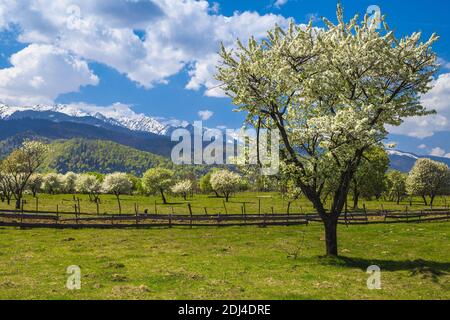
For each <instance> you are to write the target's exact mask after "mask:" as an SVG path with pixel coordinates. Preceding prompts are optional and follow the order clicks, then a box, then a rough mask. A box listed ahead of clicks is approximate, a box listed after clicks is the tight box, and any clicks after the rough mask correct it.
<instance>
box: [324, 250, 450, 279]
mask: <svg viewBox="0 0 450 320" xmlns="http://www.w3.org/2000/svg"><path fill="white" fill-rule="evenodd" d="M322 262H323V263H325V264H331V265H336V266H341V267H348V268H358V269H361V270H363V271H366V270H367V267H369V266H371V265H377V266H379V267H380V269H381V271H409V273H410V276H420V277H421V278H423V279H431V280H432V281H434V282H438V280H439V277H440V276H448V275H450V262H438V261H428V260H423V259H416V260H404V261H396V260H380V259H364V258H355V257H345V256H340V257H338V258H324V259H323V260H322Z"/></svg>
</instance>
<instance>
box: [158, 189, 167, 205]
mask: <svg viewBox="0 0 450 320" xmlns="http://www.w3.org/2000/svg"><path fill="white" fill-rule="evenodd" d="M159 191H160V192H161V197H162V201H163V203H164V204H167V200H166V196H165V195H164V191H163V190H162V189H160V190H159Z"/></svg>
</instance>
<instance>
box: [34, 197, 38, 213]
mask: <svg viewBox="0 0 450 320" xmlns="http://www.w3.org/2000/svg"><path fill="white" fill-rule="evenodd" d="M35 199H36V213H38V212H39V200H38V197H37V196H36V198H35Z"/></svg>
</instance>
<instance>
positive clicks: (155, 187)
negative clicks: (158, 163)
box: [142, 168, 174, 204]
mask: <svg viewBox="0 0 450 320" xmlns="http://www.w3.org/2000/svg"><path fill="white" fill-rule="evenodd" d="M173 174H174V173H173V171H172V170H169V169H165V168H151V169H149V170H147V171H146V172H145V173H144V176H143V177H142V185H143V187H144V189H145V191H146V192H148V193H158V192H159V193H160V194H161V198H162V201H163V203H164V204H166V203H167V199H166V196H165V195H164V192H166V191H167V190H169V188H170V187H171V186H172V184H173V180H172V179H173Z"/></svg>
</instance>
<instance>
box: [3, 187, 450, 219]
mask: <svg viewBox="0 0 450 320" xmlns="http://www.w3.org/2000/svg"><path fill="white" fill-rule="evenodd" d="M74 197H75V198H78V199H80V207H81V212H87V213H96V210H97V208H96V204H95V203H93V202H91V201H89V197H88V196H87V195H79V194H77V195H75V196H74V195H71V194H57V195H48V194H38V196H37V198H38V209H39V210H40V211H42V210H48V211H56V209H57V208H58V210H59V211H66V212H73V211H74V205H75V204H77V203H78V202H75V201H74ZM120 199H121V206H122V213H134V212H135V204H137V205H138V210H139V212H141V213H142V212H144V210H145V209H147V210H148V213H154V212H155V206H156V212H157V213H174V214H177V213H178V214H188V213H189V210H188V207H187V204H188V203H190V204H191V205H192V208H193V212H194V214H195V213H197V214H204V213H205V208H206V212H207V213H208V214H218V213H221V214H225V213H226V212H228V213H242V209H243V206H244V205H245V212H246V213H258V212H261V213H272V211H273V212H274V213H286V212H287V207H288V202H291V204H290V212H291V213H313V212H314V209H313V207H312V204H311V202H309V201H308V200H307V199H305V198H304V197H303V198H301V199H299V200H295V201H292V200H288V199H283V198H282V197H281V196H280V194H279V193H276V192H261V193H257V192H242V193H237V194H235V195H233V196H232V197H231V198H230V200H229V202H225V200H224V199H223V198H217V197H216V196H214V195H205V194H196V195H194V196H193V197H188V198H187V200H184V199H183V198H182V197H173V196H170V195H169V196H167V201H168V204H167V205H164V204H163V203H162V200H161V197H159V196H140V195H121V196H120ZM25 201H26V203H25V204H24V209H25V210H35V209H36V199H35V198H33V197H32V196H31V195H27V196H25ZM352 204H353V203H352V201H351V199H349V202H348V206H349V210H350V209H351V206H352ZM363 205H365V206H366V208H367V210H381V208H384V209H388V210H405V208H406V206H408V210H411V211H413V210H424V209H428V208H430V207H429V206H425V205H424V203H423V201H422V199H421V198H419V197H415V198H413V199H412V202H410V199H409V198H408V199H404V200H403V201H401V202H400V204H398V205H397V204H396V203H395V202H390V201H384V200H382V199H380V200H372V201H365V200H361V201H360V202H359V207H360V208H362V207H363ZM224 206H225V207H226V210H225V208H224ZM448 206H450V197H446V198H444V197H438V198H436V200H435V203H434V207H448ZM0 209H14V201H11V203H10V205H8V204H7V203H6V202H0ZM225 211H226V212H225ZM99 212H100V213H101V214H103V213H108V214H117V213H118V212H119V209H118V204H117V199H116V197H115V196H113V195H101V196H100V206H99Z"/></svg>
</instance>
